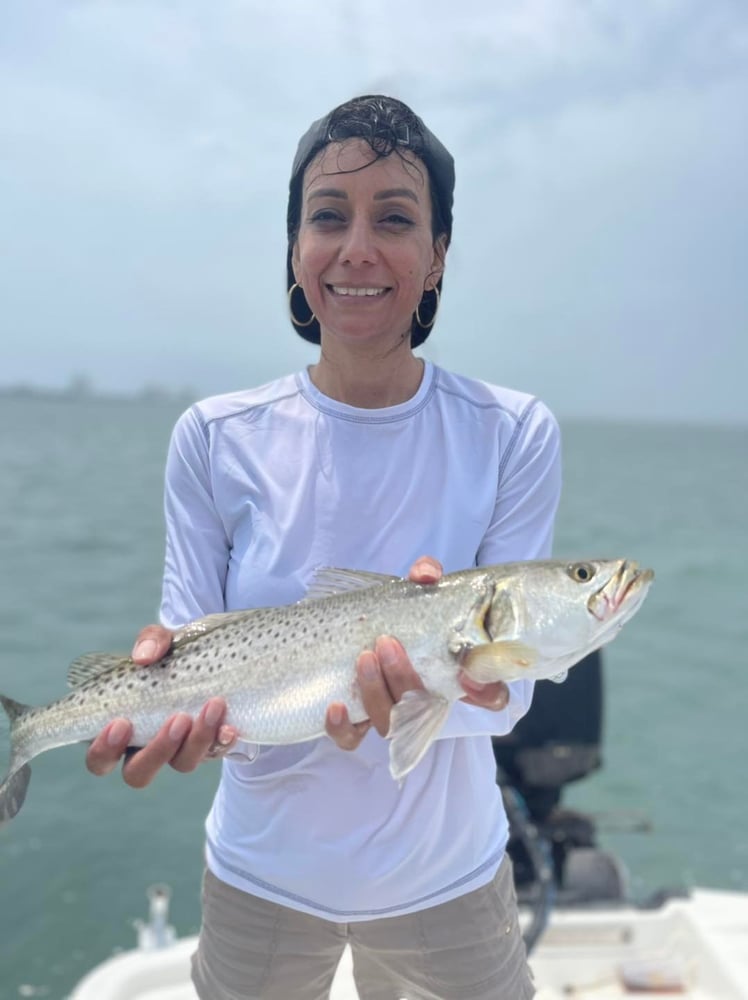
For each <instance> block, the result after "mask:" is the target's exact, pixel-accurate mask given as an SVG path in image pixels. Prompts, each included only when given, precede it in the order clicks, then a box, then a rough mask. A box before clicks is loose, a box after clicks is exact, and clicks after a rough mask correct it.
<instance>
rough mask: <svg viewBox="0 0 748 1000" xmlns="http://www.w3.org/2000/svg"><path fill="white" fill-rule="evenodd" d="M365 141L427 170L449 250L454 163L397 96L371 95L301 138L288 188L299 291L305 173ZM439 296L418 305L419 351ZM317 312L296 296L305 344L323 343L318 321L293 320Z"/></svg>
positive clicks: (378, 152) (436, 228) (414, 331)
mask: <svg viewBox="0 0 748 1000" xmlns="http://www.w3.org/2000/svg"><path fill="white" fill-rule="evenodd" d="M354 138H355V139H363V140H365V141H366V142H367V143H368V144H369V146H370V147H371V149H372V151H373V153H374V154H375V156H376V158H377V159H379V158H381V157H385V156H390V155H391V154H392V153H397V154H398V155H400V156H402V154H403V153H405V152H408V153H412V154H413V155H414V156H417V157H418V158H419V159H420V160H421V161H422V162H423V163H424V165H425V166H426V169H427V171H428V175H429V188H430V191H431V228H432V234H433V237H434V240H436V239H437V238H438V237H439V236H440V235H441V234H442V233H444V234H445V235H446V246H449V241H450V239H451V237H452V199H453V194H454V185H455V171H454V160H453V159H452V156H451V155H450V154H449V152H448V151H447V150H446V149H445V147H444V146H443V145H442V144H441V143H440V142H439V140H438V139H437V138H436V136H435V135H434V134H433V133H432V132H430V131H429V130H428V129H427V128H426V126H425V125H424V124H423V122H422V121H421V119H420V118H419V117H418V115H416V114H415V113H414V112H413V111H411V109H410V108H409V107H408V105H407V104H403V102H402V101H398V100H396V99H395V98H394V97H383V96H382V95H379V94H377V95H367V96H364V97H354V98H353V100H351V101H346V103H345V104H341V105H339V106H338V107H337V108H334V109H333V110H332V111H331V112H330V113H329V114H328V115H326V116H325V117H324V118H320V119H319V121H316V122H314V123H313V124H312V126H311V127H310V128H309V130H308V131H307V132H305V133H304V135H303V136H302V137H301V140H300V141H299V145H298V148H297V150H296V156H295V157H294V161H293V168H292V170H291V180H290V183H289V185H288V211H287V213H286V230H287V234H288V255H287V259H286V270H287V285H286V287H287V288H288V290H289V291H290V289H291V288H292V287H293V286H294V284H295V282H296V279H295V278H294V273H293V266H292V257H293V247H294V243H295V242H296V237H297V236H298V232H299V226H300V223H301V201H302V182H303V179H304V171H305V170H306V168H307V167H308V165H309V164H310V163H311V161H312V160H313V159H314V157H315V156H316V155H317V153H319V151H320V150H321V149H324V147H325V146H327V145H329V143H331V142H341V141H343V140H345V139H354ZM436 287H437V291H438V293H440V292H441V290H442V278H440V279H439V281H438V283H437V286H436ZM438 302H439V299H438V294H437V292H433V291H429V292H424V295H423V298H422V299H421V302H420V304H419V306H418V310H417V312H418V315H419V316H420V317H421V320H422V321H423V323H421V322H419V321H418V320H417V319H416V318H415V316H414V317H413V321H412V326H411V345H412V346H413V347H418V345H419V344H422V343H423V342H424V340H425V339H426V338H427V337H428V335H429V334H430V333H431V326H432V324H433V321H434V318H435V316H436V310H437V307H438ZM311 315H312V311H311V309H310V308H309V304H308V303H307V301H306V297H305V296H304V294H303V289H302V290H300V291H299V292H298V293H297V294H296V295H294V303H293V311H292V314H291V322H292V323H293V326H294V329H295V330H296V332H297V333H298V334H299V336H301V337H303V338H304V339H305V340H308V341H310V342H311V343H313V344H319V342H320V328H319V322H318V320H317V319H316V317H315V318H314V319H313V320H312V322H311V323H309V324H308V325H306V326H304V325H300V324H299V323H297V322H296V320H295V319H294V316H300V318H301V320H302V324H303V323H304V322H305V320H307V319H309V318H310V317H311Z"/></svg>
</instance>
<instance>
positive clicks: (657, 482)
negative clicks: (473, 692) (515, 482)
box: [0, 396, 748, 1000]
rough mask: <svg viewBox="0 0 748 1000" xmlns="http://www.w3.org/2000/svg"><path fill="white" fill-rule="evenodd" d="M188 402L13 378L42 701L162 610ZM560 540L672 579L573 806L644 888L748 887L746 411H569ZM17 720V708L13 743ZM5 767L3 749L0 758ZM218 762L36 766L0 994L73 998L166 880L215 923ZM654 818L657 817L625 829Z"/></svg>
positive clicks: (4, 536)
mask: <svg viewBox="0 0 748 1000" xmlns="http://www.w3.org/2000/svg"><path fill="white" fill-rule="evenodd" d="M180 409H181V406H180V405H178V404H176V403H171V402H167V401H157V400H150V401H149V400H140V401H126V400H119V401H118V400H96V399H90V400H86V399H82V400H66V399H41V398H36V399H30V398H11V397H9V396H5V397H2V396H0V691H2V692H3V693H5V694H9V695H11V696H12V697H14V698H16V699H17V700H20V701H25V702H28V703H32V704H36V703H44V702H47V701H50V700H52V699H53V698H55V697H58V696H59V695H60V694H62V693H64V691H65V672H66V669H67V665H68V663H69V662H70V661H71V660H72V659H73V658H74V657H75V656H77V655H79V654H80V653H81V652H84V651H87V650H90V649H97V648H101V649H118V648H121V649H123V650H129V649H130V647H131V644H132V639H133V637H134V634H135V632H136V631H137V629H138V628H139V627H140V626H141V625H142V624H145V623H147V622H149V621H151V620H153V619H154V617H155V614H156V608H157V604H158V598H159V577H160V568H161V557H162V547H163V539H162V519H161V482H162V474H163V461H164V454H165V449H166V444H167V440H168V435H169V431H170V428H171V426H172V424H173V421H174V419H175V418H176V416H177V415H178V413H179V410H180ZM563 431H564V454H565V486H564V497H563V501H562V507H561V511H560V514H559V522H558V531H557V540H556V553H557V554H558V555H559V556H564V557H566V556H568V557H570V558H571V557H573V558H578V557H583V556H596V555H598V556H602V555H622V554H625V555H627V556H631V557H633V558H637V559H638V560H639V561H640V562H642V563H645V564H648V565H651V566H653V567H654V568H655V570H656V572H657V579H656V581H655V584H654V586H653V588H652V590H651V592H650V596H649V598H648V600H647V603H646V604H645V606H644V608H643V609H642V611H641V612H640V613H639V615H638V616H637V619H636V621H635V622H633V623H632V624H631V625H630V626H629V627H628V628H627V629H626V630H625V631H624V633H622V635H621V637H620V638H618V639H617V640H616V642H615V643H614V644H613V645H612V646H611V647H609V649H608V650H607V652H606V654H605V684H606V699H605V700H606V724H605V745H604V761H605V763H604V768H603V769H602V770H601V771H599V772H597V773H596V774H595V775H593V776H592V777H590V778H588V779H586V780H585V781H583V782H580V783H578V784H577V785H575V786H571V787H570V788H569V790H568V793H567V795H566V801H567V802H568V804H570V805H573V806H577V807H579V808H583V809H585V810H588V811H590V812H593V813H595V814H596V815H598V816H599V817H600V822H601V831H602V832H601V840H602V842H603V843H604V844H606V845H607V846H609V847H610V848H611V849H612V850H614V851H616V852H617V853H618V854H619V855H620V856H621V857H622V858H623V860H624V861H625V863H626V865H627V866H628V868H629V871H630V873H631V879H632V885H633V889H634V892H635V894H638V895H642V896H644V895H647V894H648V893H649V892H651V891H653V890H655V889H657V888H659V887H661V886H684V885H685V886H688V885H696V884H698V885H707V886H713V887H722V888H732V889H742V890H745V889H748V833H747V830H748V797H747V795H746V779H745V767H746V758H747V756H748V755H747V751H748V738H747V737H746V733H747V732H748V726H746V714H748V685H747V683H746V678H747V676H748V587H747V586H746V579H747V577H746V568H747V567H748V532H746V523H745V522H746V497H748V428H711V427H687V426H678V427H676V426H645V425H636V424H632V425H626V426H623V425H614V424H606V423H597V424H591V423H590V424H569V425H565V426H563ZM6 745H7V726H6V724H5V721H4V720H0V759H2V760H3V761H4V755H5V753H6V750H5V747H6ZM0 769H3V770H4V763H3V764H2V765H0ZM216 777H217V769H216V767H215V766H213V765H212V764H206V765H204V766H203V767H202V768H201V769H200V770H199V771H198V772H196V773H194V774H192V775H190V776H183V775H178V774H176V773H173V772H169V773H164V774H162V775H161V776H160V777H159V779H158V780H157V781H156V782H155V783H154V784H153V785H152V786H151V787H150V788H148V789H145V790H143V791H137V792H136V791H133V790H131V789H129V788H127V787H126V786H125V785H124V783H123V782H122V781H121V780H120V779H119V778H118V776H117V775H112V776H110V777H109V778H107V779H103V780H98V779H95V778H93V777H92V776H90V775H89V774H88V772H87V771H86V770H85V767H84V765H83V749H82V748H81V747H67V748H64V749H60V750H56V751H54V752H52V753H49V754H47V755H44V756H42V757H41V758H39V759H38V760H37V761H36V762H35V764H34V776H33V781H32V786H31V790H30V793H29V798H28V800H27V803H26V805H25V806H24V809H23V811H22V812H21V814H20V815H19V816H18V818H17V819H16V820H15V821H14V822H13V823H12V824H10V825H9V826H8V827H6V828H5V829H4V830H2V831H0V1000H16V998H18V997H48V998H52V1000H62V998H64V997H65V996H66V995H67V993H68V991H69V990H70V989H71V987H72V986H73V985H74V983H75V982H76V981H77V980H78V979H79V978H80V977H81V976H82V975H83V974H84V972H85V971H86V970H87V969H88V968H89V967H90V966H91V965H93V964H95V963H96V962H98V961H101V960H102V959H103V958H105V957H106V956H108V955H109V954H111V953H112V951H114V950H115V949H117V948H123V947H130V946H132V945H133V944H134V941H135V935H134V931H133V927H132V921H133V919H134V918H137V917H138V916H141V915H144V913H145V909H146V902H145V895H144V893H145V889H146V887H147V886H148V885H149V884H151V883H152V882H157V881H165V882H168V883H169V884H170V885H171V886H172V889H173V892H174V898H173V904H172V920H173V922H174V923H175V924H176V926H177V929H178V931H179V932H180V933H189V932H194V931H195V930H196V929H197V927H198V923H199V902H198V889H199V879H200V873H201V867H202V824H203V817H204V815H205V812H206V810H207V808H208V805H209V802H210V799H211V795H212V791H213V788H214V785H215V781H216ZM639 819H643V820H645V821H646V824H647V825H648V826H649V827H650V829H649V832H632V830H631V829H628V828H630V827H636V826H637V825H639V823H638V820H639Z"/></svg>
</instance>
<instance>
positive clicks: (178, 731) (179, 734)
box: [169, 715, 192, 743]
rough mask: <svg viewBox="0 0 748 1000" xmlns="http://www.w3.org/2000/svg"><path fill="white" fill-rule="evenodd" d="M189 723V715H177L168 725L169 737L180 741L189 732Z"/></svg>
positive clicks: (177, 741)
mask: <svg viewBox="0 0 748 1000" xmlns="http://www.w3.org/2000/svg"><path fill="white" fill-rule="evenodd" d="M191 723H192V720H191V719H190V717H189V715H178V716H177V717H176V718H175V719H174V721H173V722H172V724H171V725H170V726H169V739H172V740H174V742H175V743H180V742H181V741H182V740H183V739H184V738H185V736H186V735H187V733H188V732H189V730H190V725H191Z"/></svg>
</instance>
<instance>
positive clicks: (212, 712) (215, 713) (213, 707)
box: [203, 701, 223, 726]
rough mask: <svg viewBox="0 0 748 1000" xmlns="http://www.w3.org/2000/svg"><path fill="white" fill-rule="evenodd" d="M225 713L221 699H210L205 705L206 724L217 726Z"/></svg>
mask: <svg viewBox="0 0 748 1000" xmlns="http://www.w3.org/2000/svg"><path fill="white" fill-rule="evenodd" d="M222 715H223V705H222V704H221V702H220V701H209V702H208V704H207V705H206V706H205V713H204V715H203V721H204V722H205V725H206V726H217V725H218V723H219V722H220V721H221V716H222Z"/></svg>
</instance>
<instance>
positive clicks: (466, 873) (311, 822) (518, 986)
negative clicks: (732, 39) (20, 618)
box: [88, 96, 560, 1000]
mask: <svg viewBox="0 0 748 1000" xmlns="http://www.w3.org/2000/svg"><path fill="white" fill-rule="evenodd" d="M453 190H454V165H453V161H452V157H451V156H450V154H449V153H448V152H447V150H446V149H445V148H444V146H442V144H441V143H440V142H439V140H438V139H436V137H435V136H434V135H433V134H432V133H431V132H430V131H429V130H428V129H427V128H426V126H425V125H424V124H423V122H422V121H421V120H420V119H419V118H418V117H417V116H416V115H415V114H414V113H413V112H412V111H411V110H410V108H408V107H407V106H406V105H404V104H402V102H400V101H397V100H394V99H392V98H388V97H382V96H369V97H363V98H357V99H354V100H353V101H350V102H347V103H346V104H344V105H341V106H340V107H339V108H336V109H334V110H333V111H332V112H331V113H330V114H329V115H327V116H326V117H325V118H323V119H320V121H318V122H315V123H314V124H313V125H312V127H311V128H310V130H309V131H308V132H307V133H306V134H305V135H304V136H303V137H302V139H301V142H300V143H299V148H298V151H297V154H296V158H295V160H294V164H293V168H292V173H291V182H290V187H289V201H288V214H287V223H288V255H287V275H288V290H289V304H290V306H291V318H292V322H293V323H294V327H295V329H296V330H297V332H298V333H299V334H300V335H301V336H302V337H304V338H305V339H306V340H309V341H311V342H313V343H316V344H319V345H320V353H319V359H318V360H317V362H316V364H313V365H311V366H310V367H309V368H308V369H307V370H305V371H302V372H298V373H296V374H295V375H289V376H287V377H285V378H281V379H278V380H277V381H275V382H273V383H271V384H270V385H266V386H262V387H260V388H257V389H250V390H247V391H244V392H238V393H232V394H229V395H224V396H217V397H213V398H212V399H208V400H203V401H202V402H200V403H197V404H196V405H195V406H193V407H191V408H190V410H188V412H187V413H185V414H184V415H183V416H182V417H181V418H180V420H179V421H178V423H177V426H176V428H175V430H174V433H173V437H172V443H171V447H170V451H169V457H168V460H167V470H166V518H167V539H166V563H165V570H164V581H163V598H162V604H161V620H162V625H160V626H158V625H153V626H149V627H148V628H147V629H145V630H144V631H143V632H141V634H140V636H139V641H138V643H137V644H136V648H135V650H134V652H133V658H134V659H135V661H136V662H137V663H139V664H144V665H145V664H150V663H154V662H156V661H157V660H159V658H160V657H163V656H164V655H165V654H166V653H167V652H168V650H169V645H170V642H171V639H172V631H171V630H172V629H175V628H177V627H179V626H180V625H183V624H185V623H187V622H189V621H192V620H194V619H197V618H201V617H203V616H206V615H209V614H212V613H215V612H225V611H231V610H236V609H240V608H248V607H258V606H261V605H275V604H290V603H292V602H295V601H297V600H299V599H300V598H302V597H303V596H304V594H305V593H306V590H307V588H308V586H309V583H310V581H311V580H312V578H313V576H314V575H315V573H316V571H317V570H318V569H319V567H320V566H337V567H350V568H356V569H358V570H364V571H371V572H379V573H388V574H397V575H405V574H409V575H410V577H411V579H413V580H415V581H416V582H418V583H421V584H429V583H434V582H435V581H436V580H438V579H439V577H440V575H441V572H442V566H443V567H444V568H445V569H447V570H458V569H463V568H465V567H470V566H483V565H487V564H490V563H502V562H512V561H518V560H526V559H537V558H542V557H546V556H548V555H549V554H550V548H551V539H552V534H553V522H554V517H555V512H556V507H557V504H558V498H559V490H560V463H559V439H558V428H557V425H556V422H555V420H554V418H553V416H552V415H551V414H550V413H549V411H548V410H547V408H546V407H545V406H544V405H543V404H542V403H541V402H539V401H538V400H537V399H534V398H532V397H530V396H526V395H524V394H523V393H519V392H514V391H512V390H509V389H504V388H501V387H499V386H493V385H489V384H487V383H484V382H479V381H475V380H471V379H467V378H464V377H462V376H460V375H456V374H453V373H450V372H446V371H443V370H441V369H439V368H437V367H436V366H434V365H433V364H430V363H428V362H425V361H423V360H422V359H421V358H418V357H416V355H415V354H414V352H413V349H414V347H416V346H418V345H419V344H421V343H423V341H424V340H425V339H426V337H428V336H429V334H430V333H431V330H432V328H433V326H434V321H435V319H436V313H437V307H438V301H439V291H440V289H441V286H442V279H443V274H444V269H445V266H446V256H447V248H448V246H449V241H450V236H451V231H452V196H453ZM423 553H430V554H431V557H433V558H431V557H424V556H423ZM456 624H458V623H455V625H456ZM308 642H309V648H308V656H309V657H310V658H311V657H313V655H314V649H315V648H316V646H318V645H319V643H315V642H314V641H313V639H312V638H310V639H309V640H308ZM448 655H455V654H450V653H448ZM310 675H311V671H310ZM454 676H455V677H456V678H457V681H458V682H459V684H460V685H461V690H462V691H464V697H463V698H462V699H461V700H458V701H457V702H456V703H455V704H454V705H453V706H452V708H451V709H450V711H449V714H448V716H447V718H446V722H445V723H444V725H443V728H441V729H440V730H439V732H438V733H437V734H436V739H435V740H434V741H433V743H432V744H431V746H430V748H429V749H428V751H427V752H426V753H425V754H424V756H423V759H422V760H421V761H420V763H418V764H417V765H416V766H415V767H413V769H412V770H411V771H410V772H409V773H408V774H407V776H406V777H405V778H404V779H403V781H402V782H401V783H397V782H395V781H393V780H392V777H391V776H390V774H389V770H388V760H389V747H388V743H387V741H386V739H384V738H383V737H386V736H387V734H388V731H389V723H390V713H391V711H392V709H393V706H394V705H399V709H398V712H400V711H401V710H404V711H407V709H408V707H409V706H410V705H412V704H417V703H418V702H419V701H420V700H421V699H422V698H423V697H424V695H423V693H422V691H423V688H424V687H425V684H424V679H423V678H421V677H420V676H419V675H418V674H417V673H416V672H415V670H414V669H413V666H412V664H411V663H410V661H409V660H408V658H407V656H406V654H405V651H404V649H403V647H402V646H401V644H400V643H399V642H398V640H397V637H395V636H377V635H376V634H374V633H372V634H371V635H370V636H369V638H368V642H366V643H365V644H364V645H363V646H362V648H361V650H360V653H359V655H358V659H357V661H356V664H355V685H356V692H355V693H356V698H357V699H358V701H359V702H360V703H362V704H363V706H364V709H365V713H364V714H365V716H366V718H364V720H363V721H360V722H356V723H355V724H354V723H353V722H351V719H350V717H349V709H350V708H351V704H352V703H353V701H352V698H349V699H348V700H345V701H338V702H333V703H332V704H331V705H329V707H328V708H327V713H326V727H325V728H326V732H327V736H326V737H325V738H323V739H316V740H308V741H307V742H304V743H300V744H296V745H294V746H254V745H249V744H247V743H246V742H241V741H240V742H238V743H236V741H237V739H238V738H240V737H241V735H242V734H241V733H240V732H239V731H238V730H237V728H236V723H237V720H236V719H233V718H232V716H231V715H230V714H228V715H227V714H226V705H225V702H223V700H222V699H221V698H219V697H215V698H212V699H210V701H209V702H208V703H207V704H206V706H205V707H204V708H203V710H202V711H201V712H200V714H199V715H198V717H197V718H196V719H193V718H191V717H190V716H189V715H188V714H186V713H185V712H176V714H174V715H173V716H172V717H171V718H169V719H168V720H167V722H166V723H165V725H164V726H163V728H162V729H161V731H160V732H159V733H158V734H157V735H156V736H155V737H154V738H153V739H152V740H151V741H150V742H149V743H148V744H147V745H146V746H145V747H143V748H142V749H140V750H138V751H137V752H130V753H129V754H127V755H126V759H125V763H124V767H123V771H124V776H125V780H126V781H127V782H128V783H130V784H132V785H135V786H142V785H146V784H148V783H149V782H150V781H151V780H152V778H153V777H154V776H155V774H156V773H157V772H158V770H159V768H160V767H162V766H163V765H164V764H166V763H170V764H171V765H172V766H173V767H175V768H177V769H178V770H180V771H190V770H192V769H194V768H195V767H197V765H198V764H199V763H200V762H202V761H203V760H204V759H205V758H206V755H207V756H216V755H220V754H221V753H223V752H226V751H231V756H230V757H229V758H227V759H226V760H224V762H223V770H222V777H221V783H220V786H219V788H218V792H217V794H216V797H215V800H214V803H213V807H212V809H211V812H210V815H209V817H208V822H207V850H206V857H207V868H208V871H207V873H206V877H205V883H204V894H203V924H202V930H201V934H200V941H199V946H198V949H197V952H196V954H195V956H194V960H193V979H194V983H195V986H196V989H197V992H198V995H199V996H200V997H201V998H204V1000H207V998H210V1000H237V998H243V1000H288V998H289V997H294V998H295V1000H325V998H326V997H328V995H329V991H330V984H331V982H332V979H333V975H334V973H335V968H336V966H337V963H338V961H339V959H340V956H341V954H342V952H343V949H344V947H345V945H346V943H348V944H350V946H351V951H352V955H353V971H354V977H355V980H356V986H357V989H358V992H359V995H360V996H361V997H362V1000H393V998H401V997H406V998H408V1000H444V998H445V997H457V996H470V997H472V998H473V1000H526V998H529V997H531V996H533V992H534V991H533V987H532V983H531V979H530V976H529V973H528V969H527V963H526V958H525V952H524V946H523V943H522V938H521V935H520V931H519V924H518V919H517V911H516V904H515V900H514V894H513V885H512V878H511V866H510V864H509V861H508V859H507V857H506V855H505V845H506V841H507V836H508V824H507V818H506V814H505V812H504V807H503V804H502V799H501V794H500V792H499V790H498V788H497V786H496V783H495V762H494V757H493V751H492V746H491V736H492V735H502V734H505V733H507V732H509V731H510V730H511V728H512V726H513V725H514V724H515V722H516V721H517V720H518V719H519V718H520V717H521V716H522V715H523V714H524V713H525V712H526V711H527V709H528V707H529V704H530V699H531V695H532V682H531V681H528V680H524V679H523V680H517V681H512V682H511V683H509V684H503V683H500V682H499V683H485V684H483V683H476V682H475V681H471V680H469V679H468V678H467V677H466V676H464V675H463V672H462V670H461V667H460V663H459V660H458V658H457V656H456V655H455V659H454ZM277 693H278V698H279V699H282V698H283V697H285V696H286V694H285V692H284V691H283V690H282V689H281V690H279V691H278V692H277ZM401 703H403V704H401ZM175 707H176V706H175ZM356 718H361V714H359V715H357V716H356ZM131 734H132V727H131V725H130V723H129V722H128V720H126V719H117V720H113V721H112V722H111V723H110V724H109V725H108V726H107V727H106V728H105V729H104V730H103V732H102V733H101V734H100V736H99V737H98V738H97V739H96V740H95V741H94V743H93V744H92V746H91V748H90V750H89V752H88V763H89V767H90V768H91V770H93V771H94V772H95V773H98V774H103V773H106V772H107V771H109V770H111V769H112V768H113V767H114V766H115V765H116V763H117V761H118V760H119V758H120V757H121V756H122V755H123V754H125V751H126V749H127V747H128V743H129V742H130V741H131ZM328 737H329V738H328ZM235 743H236V745H235ZM342 750H348V751H354V752H351V753H343V752H341V751H342Z"/></svg>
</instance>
